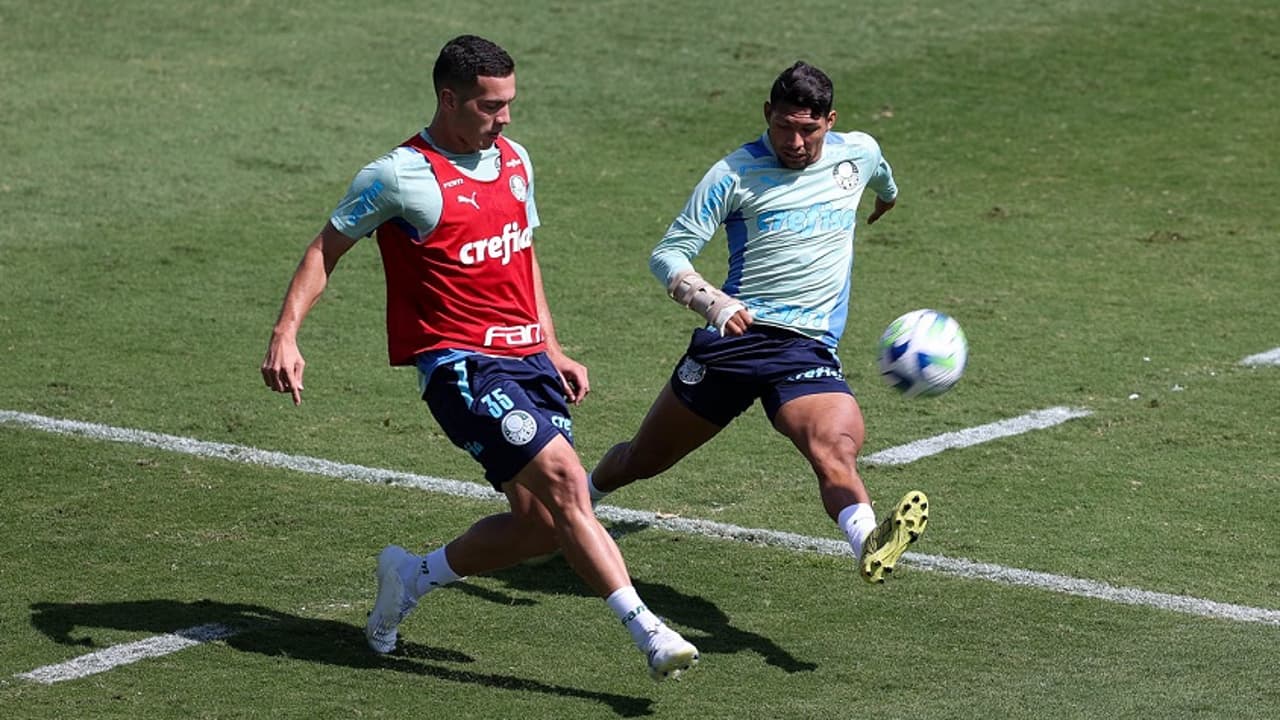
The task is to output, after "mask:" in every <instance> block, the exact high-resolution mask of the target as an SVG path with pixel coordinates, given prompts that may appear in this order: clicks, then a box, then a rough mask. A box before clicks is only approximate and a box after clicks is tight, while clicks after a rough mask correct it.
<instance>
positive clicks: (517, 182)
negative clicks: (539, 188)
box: [511, 175, 529, 202]
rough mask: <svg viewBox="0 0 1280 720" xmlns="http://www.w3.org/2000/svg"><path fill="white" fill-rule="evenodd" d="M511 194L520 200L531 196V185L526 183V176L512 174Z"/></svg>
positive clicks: (522, 200)
mask: <svg viewBox="0 0 1280 720" xmlns="http://www.w3.org/2000/svg"><path fill="white" fill-rule="evenodd" d="M511 194H512V195H513V196H514V197H515V199H516V200H519V201H520V202H524V199H525V198H526V197H528V196H529V186H528V185H526V184H525V182H524V176H522V175H512V176H511Z"/></svg>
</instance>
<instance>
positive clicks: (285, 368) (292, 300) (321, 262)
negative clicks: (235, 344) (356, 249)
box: [262, 223, 356, 405]
mask: <svg viewBox="0 0 1280 720" xmlns="http://www.w3.org/2000/svg"><path fill="white" fill-rule="evenodd" d="M355 242H356V241H355V240H352V239H351V238H349V237H347V236H346V235H343V234H342V233H341V232H339V231H338V230H337V229H336V228H334V227H333V225H332V224H330V223H326V224H325V226H324V229H323V230H321V231H320V234H318V235H316V237H315V239H313V240H312V241H311V244H310V245H308V246H307V249H306V251H304V252H303V254H302V261H301V262H299V263H298V269H297V270H295V271H294V273H293V279H292V280H291V281H290V282H289V290H288V291H287V292H286V293H285V296H284V303H283V304H282V305H281V307H280V316H279V318H277V319H276V324H275V327H274V328H273V329H272V331H271V341H270V342H269V343H268V344H267V355H266V357H265V358H264V359H263V360H262V380H263V382H265V383H266V385H267V387H269V388H271V389H272V390H274V391H276V392H280V393H289V394H291V395H292V396H293V404H294V405H300V404H301V403H302V371H303V369H304V368H305V367H306V362H305V361H304V360H303V359H302V353H301V352H299V350H298V329H299V328H300V327H302V321H303V319H304V318H306V316H307V313H308V312H309V311H310V310H311V306H312V305H315V303H316V300H318V299H319V298H320V294H321V293H322V292H324V288H325V286H326V285H327V284H328V282H329V275H330V274H332V273H333V270H334V268H335V267H337V265H338V260H339V258H341V257H342V256H343V255H344V254H346V252H347V251H348V250H350V249H351V247H352V246H353V245H355Z"/></svg>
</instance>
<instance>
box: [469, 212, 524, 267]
mask: <svg viewBox="0 0 1280 720" xmlns="http://www.w3.org/2000/svg"><path fill="white" fill-rule="evenodd" d="M532 244H533V229H532V228H521V227H520V223H519V222H509V223H507V224H506V225H503V226H502V234H501V235H494V236H493V237H490V238H483V239H481V240H472V241H471V242H468V243H463V245H462V248H461V249H459V250H458V260H459V261H460V262H461V263H462V264H463V265H476V264H479V263H482V262H484V261H486V260H497V259H499V258H501V259H502V264H503V265H506V264H507V263H510V262H511V256H512V254H514V253H518V252H520V251H521V250H526V249H528V248H529V246H530V245H532Z"/></svg>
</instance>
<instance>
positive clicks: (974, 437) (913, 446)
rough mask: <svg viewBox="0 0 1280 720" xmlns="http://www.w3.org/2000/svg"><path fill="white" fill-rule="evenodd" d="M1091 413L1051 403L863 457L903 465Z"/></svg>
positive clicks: (876, 461)
mask: <svg viewBox="0 0 1280 720" xmlns="http://www.w3.org/2000/svg"><path fill="white" fill-rule="evenodd" d="M1092 414H1093V413H1092V412H1090V411H1088V410H1085V409H1083V408H1069V407H1051V408H1048V409H1047V410H1037V411H1035V412H1030V413H1027V414H1026V415H1019V416H1018V417H1015V418H1009V419H1008V420H1001V421H999V422H993V423H988V424H986V425H979V426H977V427H971V428H967V429H965V430H957V431H956V432H949V433H943V434H941V435H935V436H933V437H930V438H924V439H922V440H916V441H915V442H910V443H907V444H906V445H899V446H897V447H891V448H889V449H887V450H881V451H880V452H877V453H872V454H870V455H868V456H866V457H865V458H862V462H864V463H866V464H868V465H903V464H906V463H909V462H915V461H916V460H919V459H920V458H924V457H928V456H930V455H936V454H938V453H940V452H942V451H943V450H950V449H952V448H962V447H969V446H970V445H977V444H979V443H984V442H990V441H992V440H996V439H998V438H1002V437H1009V436H1010V435H1021V434H1022V433H1025V432H1030V431H1032V430H1043V429H1044V428H1049V427H1053V426H1054V425H1060V424H1062V423H1064V422H1066V421H1068V420H1073V419H1075V418H1081V417H1087V416H1089V415H1092Z"/></svg>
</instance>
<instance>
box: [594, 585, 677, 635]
mask: <svg viewBox="0 0 1280 720" xmlns="http://www.w3.org/2000/svg"><path fill="white" fill-rule="evenodd" d="M604 601H605V602H606V603H608V604H609V609H610V610H613V614H614V615H617V616H618V619H619V620H621V621H622V624H623V625H626V626H627V632H629V633H631V639H632V641H634V642H635V644H636V647H638V648H640V649H641V650H645V649H647V646H648V640H649V634H650V633H651V632H653V631H655V630H658V629H660V628H662V626H663V623H662V619H661V618H659V617H658V616H657V615H654V614H653V613H652V612H650V611H649V608H647V607H645V604H644V602H643V601H641V600H640V594H639V593H637V592H636V589H635V588H634V587H632V586H631V585H628V586H626V587H620V588H618V589H617V590H614V591H613V594H611V595H610V596H609V597H607V598H605V600H604Z"/></svg>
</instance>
